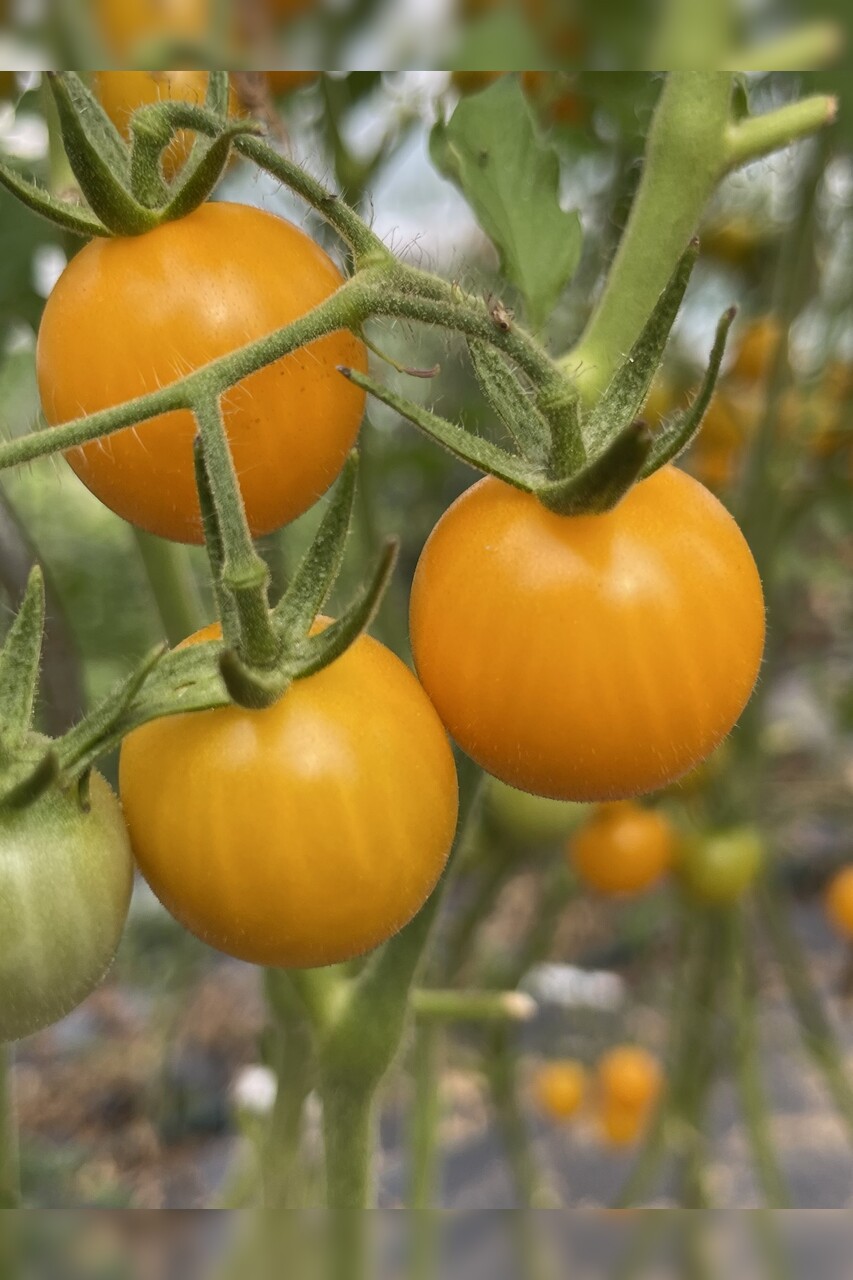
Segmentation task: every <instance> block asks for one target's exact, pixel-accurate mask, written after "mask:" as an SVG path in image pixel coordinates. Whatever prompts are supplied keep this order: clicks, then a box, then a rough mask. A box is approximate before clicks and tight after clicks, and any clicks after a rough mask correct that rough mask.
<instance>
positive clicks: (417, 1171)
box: [409, 1021, 444, 1277]
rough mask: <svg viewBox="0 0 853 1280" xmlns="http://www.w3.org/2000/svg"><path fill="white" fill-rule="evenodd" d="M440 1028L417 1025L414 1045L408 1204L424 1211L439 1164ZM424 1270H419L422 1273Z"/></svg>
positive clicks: (430, 1204) (430, 1201)
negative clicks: (410, 1166)
mask: <svg viewBox="0 0 853 1280" xmlns="http://www.w3.org/2000/svg"><path fill="white" fill-rule="evenodd" d="M443 1038H444V1032H443V1028H442V1027H441V1026H439V1025H437V1024H436V1023H434V1022H431V1021H430V1022H426V1023H423V1024H422V1025H421V1026H419V1027H418V1032H417V1036H416V1038H415V1044H414V1048H413V1051H412V1053H413V1059H414V1082H415V1098H414V1106H413V1109H412V1155H411V1160H412V1171H411V1187H410V1190H409V1208H410V1209H414V1210H417V1211H426V1210H430V1209H432V1208H433V1193H434V1188H435V1175H436V1168H437V1164H438V1159H437V1157H438V1145H437V1137H438V1122H439V1118H440V1115H441V1105H440V1097H439V1090H438V1075H439V1067H440V1058H441V1049H442V1042H443ZM423 1274H424V1272H423V1271H421V1272H420V1273H419V1276H420V1277H422V1276H423Z"/></svg>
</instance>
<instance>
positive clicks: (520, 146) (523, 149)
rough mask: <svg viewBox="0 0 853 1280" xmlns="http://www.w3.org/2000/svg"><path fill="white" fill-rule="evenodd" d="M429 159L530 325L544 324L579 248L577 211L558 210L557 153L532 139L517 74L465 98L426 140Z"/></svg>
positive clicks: (534, 134) (533, 132)
mask: <svg viewBox="0 0 853 1280" xmlns="http://www.w3.org/2000/svg"><path fill="white" fill-rule="evenodd" d="M430 155H431V156H432V160H433V163H434V164H435V165H436V167H437V168H438V169H439V170H440V172H441V173H443V174H444V175H445V177H447V178H449V179H450V180H451V182H454V183H455V184H456V186H458V187H459V189H460V190H461V191H462V193H463V195H464V196H465V198H466V199H467V200H468V203H469V204H470V205H471V208H472V209H473V211H474V214H475V216H476V218H477V221H478V222H479V224H480V226H481V227H482V228H483V230H484V231H485V232H486V234H487V235H488V236H489V237H490V239H491V240H492V241H493V242H494V244H495V247H496V248H497V250H498V253H499V255H500V259H501V267H502V270H503V272H504V274H505V275H506V277H507V279H508V280H509V281H510V282H511V283H512V284H514V285H515V286H516V288H517V289H518V290H519V291H520V293H521V294H522V295H523V297H524V299H525V302H526V306H527V312H528V316H529V319H530V322H531V324H533V325H534V326H535V327H538V326H540V325H542V324H544V322H545V321H546V320H547V319H548V316H549V315H550V314H551V312H552V310H553V309H554V306H555V304H556V302H557V299H558V298H559V296H560V293H561V292H562V290H563V288H564V286H565V285H566V284H567V282H568V281H569V279H570V278H571V276H572V275H573V274H574V271H575V268H576V267H577V264H578V259H579V257H580V249H581V228H580V220H579V218H578V215H577V213H574V212H571V213H570V212H567V211H566V210H564V209H562V208H561V206H560V200H559V187H560V164H559V160H558V158H557V153H556V152H555V151H554V149H553V148H552V147H551V146H549V145H548V144H547V143H546V142H544V141H543V139H542V137H541V136H540V134H539V133H538V131H537V129H536V125H535V121H534V117H533V113H532V111H531V109H530V106H529V105H528V103H527V100H526V99H525V97H524V94H523V93H522V91H521V85H520V84H519V81H518V79H517V77H515V76H502V77H501V79H500V80H498V81H496V82H495V84H493V85H491V86H490V88H488V89H486V90H485V91H484V92H483V93H476V94H473V95H472V96H471V97H470V98H465V99H463V101H462V102H460V103H459V105H458V107H457V108H456V110H455V111H454V113H453V115H452V117H451V118H450V120H449V121H444V120H439V122H438V123H437V124H436V125H435V126H434V128H433V130H432V134H431V136H430Z"/></svg>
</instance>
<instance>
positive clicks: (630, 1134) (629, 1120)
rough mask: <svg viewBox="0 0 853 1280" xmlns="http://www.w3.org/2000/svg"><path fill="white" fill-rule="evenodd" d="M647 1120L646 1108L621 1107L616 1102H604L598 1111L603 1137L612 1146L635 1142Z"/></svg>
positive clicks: (622, 1145) (627, 1144) (623, 1145)
mask: <svg viewBox="0 0 853 1280" xmlns="http://www.w3.org/2000/svg"><path fill="white" fill-rule="evenodd" d="M648 1121H649V1112H648V1108H646V1107H622V1106H620V1105H619V1103H618V1102H608V1103H605V1104H604V1105H603V1106H602V1107H601V1108H600V1110H599V1113H598V1122H599V1125H600V1126H601V1132H602V1134H603V1136H604V1139H605V1141H606V1142H609V1143H610V1145H611V1146H613V1147H628V1146H630V1145H631V1144H632V1143H634V1142H636V1141H637V1140H638V1139H639V1138H640V1137H641V1135H642V1133H643V1130H644V1129H645V1127H646V1125H647V1124H648Z"/></svg>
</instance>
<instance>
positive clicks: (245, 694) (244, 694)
mask: <svg viewBox="0 0 853 1280" xmlns="http://www.w3.org/2000/svg"><path fill="white" fill-rule="evenodd" d="M219 673H220V675H221V676H222V681H223V684H224V685H225V688H226V689H227V690H228V694H229V697H230V698H231V700H232V702H236V703H237V705H238V706H240V707H246V708H247V710H249V711H262V710H263V709H264V707H270V706H272V704H273V703H274V702H278V700H279V698H280V697H281V696H282V694H283V693H284V692H285V691H286V690H287V688H288V686H289V685H290V684H291V683H292V678H291V676H290V675H289V674H287V673H286V672H284V671H283V670H282V669H281V668H276V669H275V670H271V671H259V670H258V669H257V668H256V667H249V666H247V665H246V663H245V662H244V661H243V659H242V658H241V657H240V655H239V653H238V652H237V650H236V649H223V650H222V653H221V654H220V655H219Z"/></svg>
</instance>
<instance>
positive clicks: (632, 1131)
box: [596, 1045, 663, 1146]
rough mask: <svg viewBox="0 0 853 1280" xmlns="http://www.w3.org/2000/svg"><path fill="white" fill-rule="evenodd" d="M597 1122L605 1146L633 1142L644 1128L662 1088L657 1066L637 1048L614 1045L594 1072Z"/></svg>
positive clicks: (634, 1046) (651, 1058) (661, 1074)
mask: <svg viewBox="0 0 853 1280" xmlns="http://www.w3.org/2000/svg"><path fill="white" fill-rule="evenodd" d="M596 1084H597V1092H598V1103H599V1107H598V1119H599V1123H600V1125H601V1128H602V1131H603V1133H604V1136H605V1138H606V1139H607V1141H608V1142H611V1143H613V1144H614V1146H623V1145H627V1144H628V1143H631V1142H635V1141H636V1139H637V1138H638V1137H639V1136H640V1134H641V1133H642V1131H643V1129H644V1128H645V1127H646V1125H647V1124H648V1121H649V1118H650V1116H651V1113H652V1111H653V1109H654V1107H655V1105H656V1103H657V1101H658V1098H659V1097H660V1093H661V1089H662V1087H663V1073H662V1072H661V1068H660V1064H659V1063H658V1061H657V1059H656V1058H654V1057H653V1056H652V1055H651V1054H650V1053H649V1052H648V1051H647V1050H646V1049H642V1048H640V1047H639V1046H638V1045H618V1046H617V1047H616V1048H615V1049H611V1050H610V1052H609V1053H606V1054H605V1055H604V1057H603V1058H602V1059H601V1061H600V1062H599V1064H598V1069H597V1072H596Z"/></svg>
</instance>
